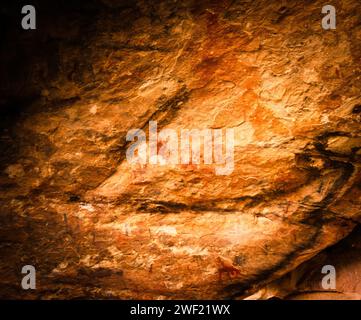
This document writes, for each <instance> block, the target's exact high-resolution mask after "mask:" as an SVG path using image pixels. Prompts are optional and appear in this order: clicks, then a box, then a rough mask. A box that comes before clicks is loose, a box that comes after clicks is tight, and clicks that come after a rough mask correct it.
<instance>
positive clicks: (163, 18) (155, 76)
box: [0, 0, 361, 299]
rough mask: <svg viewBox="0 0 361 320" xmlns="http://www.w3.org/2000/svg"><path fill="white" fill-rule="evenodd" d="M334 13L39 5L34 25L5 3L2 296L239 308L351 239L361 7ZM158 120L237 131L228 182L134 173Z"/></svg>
mask: <svg viewBox="0 0 361 320" xmlns="http://www.w3.org/2000/svg"><path fill="white" fill-rule="evenodd" d="M333 4H334V5H335V7H336V8H337V28H336V30H328V31H326V30H324V29H322V26H321V19H322V17H323V15H322V13H321V8H322V6H323V5H324V3H323V2H322V1H298V0H296V1H285V2H271V1H263V0H258V1H160V2H157V3H152V2H147V1H111V0H107V1H105V0H103V1H100V0H98V1H95V0H93V1H88V2H87V3H84V2H77V1H75V2H67V1H57V2H54V3H51V4H50V3H45V1H34V6H35V7H36V8H37V9H38V10H37V21H38V24H37V29H36V30H31V31H26V30H22V29H21V28H20V18H21V16H20V17H19V12H20V8H21V2H12V4H11V5H10V4H9V6H7V7H6V8H3V9H2V16H3V19H1V21H2V24H3V25H4V26H5V25H6V26H7V28H2V33H3V36H2V38H3V39H5V41H4V46H3V47H2V49H1V50H0V58H1V60H2V62H3V63H2V67H1V68H2V72H1V82H2V83H3V84H4V85H3V86H2V87H1V89H0V90H1V91H0V92H1V99H0V112H1V137H0V139H1V142H0V146H1V152H0V154H1V155H0V157H1V158H0V188H1V193H0V205H1V212H0V219H1V224H0V238H1V247H0V252H1V256H2V257H3V258H2V259H1V261H0V274H1V276H0V284H1V286H0V296H1V297H2V298H28V299H36V298H45V299H52V298H120V299H128V298H137V299H144V298H148V299H149V298H150V299H174V298H185V299H199V298H213V299H224V298H244V297H247V296H251V295H253V294H256V293H257V292H260V291H259V290H266V289H264V288H267V285H269V284H273V283H274V282H273V281H277V279H279V278H280V277H283V276H285V275H286V274H288V273H289V272H290V271H292V270H295V269H296V268H297V267H298V266H300V265H301V264H302V263H304V262H306V261H308V260H310V259H312V258H313V257H315V256H316V255H317V254H318V253H320V252H322V251H323V250H324V249H326V248H327V247H329V246H331V245H333V244H335V243H337V242H338V241H340V240H341V239H343V238H344V237H345V236H347V235H348V234H349V233H350V232H351V231H352V230H353V229H354V227H355V226H356V225H357V224H358V223H359V222H360V217H361V215H360V205H361V200H360V195H361V189H360V179H361V175H360V171H359V170H360V169H359V168H360V157H361V153H360V147H361V134H360V128H361V127H360V119H361V118H360V104H361V95H360V89H361V82H360V75H361V72H360V71H361V70H360V58H361V48H360V40H361V4H360V2H359V1H357V0H347V1H333ZM150 121H156V122H157V123H158V129H159V130H163V129H173V130H175V131H176V132H180V131H181V130H182V129H206V128H207V129H212V130H217V129H226V128H233V129H234V130H235V137H234V144H235V146H234V169H233V171H232V172H231V173H230V174H228V175H217V174H215V165H214V164H209V165H206V164H203V163H201V164H199V165H197V164H196V165H194V164H182V165H178V164H176V165H174V164H169V165H158V164H149V163H147V164H145V165H140V166H139V165H134V164H131V163H129V162H128V161H127V159H126V151H127V150H128V148H129V146H130V142H129V141H126V135H127V133H128V132H129V130H131V129H137V128H139V129H142V130H144V131H145V132H148V130H149V122H150ZM147 138H149V137H148V136H147ZM357 230H358V229H357ZM357 232H358V233H359V231H357ZM350 250H351V249H350ZM355 259H356V258H355ZM25 264H30V265H34V266H36V269H37V281H38V283H37V289H36V290H34V291H24V290H22V289H21V287H20V285H19V283H20V281H21V277H22V275H21V268H22V266H23V265H25ZM286 277H287V276H286ZM315 281H316V280H315ZM308 287H309V289H310V290H311V289H312V288H313V287H312V286H311V285H308ZM292 290H293V289H292ZM292 290H291V289H290V290H288V291H287V294H284V295H283V296H282V297H286V296H290V295H291V294H292V292H293V291H292ZM294 290H296V289H294ZM302 290H303V291H305V290H306V289H305V288H303V289H302ZM312 290H313V289H312ZM359 290H360V289H359V287H357V288H356V289H353V290H352V292H353V293H356V294H357V293H360V294H361V292H360V291H359ZM259 297H262V294H261V295H259Z"/></svg>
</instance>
